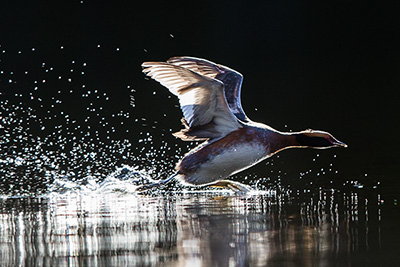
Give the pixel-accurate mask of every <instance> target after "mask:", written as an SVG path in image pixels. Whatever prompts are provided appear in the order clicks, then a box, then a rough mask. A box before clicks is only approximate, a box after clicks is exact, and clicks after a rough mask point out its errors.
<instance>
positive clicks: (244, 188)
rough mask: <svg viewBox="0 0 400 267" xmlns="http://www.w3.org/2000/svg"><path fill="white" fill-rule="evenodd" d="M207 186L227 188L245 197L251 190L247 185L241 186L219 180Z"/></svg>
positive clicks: (240, 184) (236, 183)
mask: <svg viewBox="0 0 400 267" xmlns="http://www.w3.org/2000/svg"><path fill="white" fill-rule="evenodd" d="M209 186H212V187H218V188H228V189H230V190H232V191H234V192H235V193H237V194H241V195H245V194H247V193H249V192H250V191H252V190H253V189H252V188H251V187H250V186H248V185H245V184H242V183H239V182H234V181H229V180H221V181H218V182H216V183H214V184H210V185H209Z"/></svg>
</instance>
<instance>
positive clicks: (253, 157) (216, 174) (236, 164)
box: [184, 143, 269, 185]
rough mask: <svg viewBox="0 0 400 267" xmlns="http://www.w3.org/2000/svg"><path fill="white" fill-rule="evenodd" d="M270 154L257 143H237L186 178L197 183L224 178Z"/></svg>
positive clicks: (201, 183)
mask: <svg viewBox="0 0 400 267" xmlns="http://www.w3.org/2000/svg"><path fill="white" fill-rule="evenodd" d="M268 154H269V151H267V149H266V148H265V147H264V146H261V145H259V144H257V143H253V144H248V143H246V144H237V145H235V146H232V147H230V148H229V149H227V150H224V151H223V152H222V153H220V154H219V155H216V156H215V157H213V158H211V159H210V160H209V161H207V162H205V163H204V164H202V165H201V167H199V168H198V169H197V170H196V172H195V173H192V174H190V175H187V176H186V177H185V178H184V180H185V181H186V182H187V183H190V184H195V185H205V184H209V183H212V182H215V181H218V180H222V179H225V178H227V177H229V176H230V175H232V174H234V173H237V172H240V171H242V170H244V169H247V168H249V167H251V166H253V165H254V164H256V163H258V162H260V161H261V160H263V159H265V158H267V157H268V156H267V155H268Z"/></svg>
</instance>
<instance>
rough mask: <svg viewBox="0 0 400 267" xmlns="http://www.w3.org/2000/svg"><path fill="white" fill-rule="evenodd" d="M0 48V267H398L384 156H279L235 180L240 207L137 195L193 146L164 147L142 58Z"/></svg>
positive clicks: (208, 197) (176, 195) (392, 194)
mask: <svg viewBox="0 0 400 267" xmlns="http://www.w3.org/2000/svg"><path fill="white" fill-rule="evenodd" d="M117 48H118V49H117ZM125 48H126V47H125ZM1 49H2V54H1V61H0V63H1V65H0V84H1V91H0V132H1V135H0V152H1V153H0V175H1V179H0V264H1V265H2V266H57V265H61V266H65V265H68V266H176V265H178V266H179V265H182V266H186V265H189V266H191V265H193V266H248V265H250V266H398V265H399V264H400V242H399V241H398V237H399V236H400V235H399V234H400V233H399V229H398V222H400V210H399V206H398V200H399V199H400V198H399V197H400V196H399V190H398V187H397V184H398V182H396V181H397V180H396V179H397V176H396V173H397V169H398V165H396V162H397V161H396V160H393V159H392V158H391V157H390V154H389V155H387V160H384V162H383V163H382V162H380V163H379V158H378V157H377V158H376V159H377V160H375V161H377V162H378V163H377V164H376V165H370V166H366V165H368V164H365V165H360V164H359V163H360V162H361V161H362V160H360V158H361V159H363V158H362V157H363V155H362V154H365V153H362V151H361V152H360V150H357V148H359V146H358V147H357V145H358V144H357V142H359V140H358V139H351V138H350V137H347V136H344V137H343V136H338V138H339V139H340V140H342V139H343V141H344V142H346V143H349V146H350V148H349V150H333V149H332V150H324V151H319V150H318V151H317V150H301V151H300V150H299V151H295V150H293V151H285V152H283V153H280V154H278V155H277V156H274V157H273V158H271V159H269V160H268V161H266V162H263V163H261V164H259V165H258V166H256V167H254V168H252V169H250V170H248V171H245V172H243V173H240V174H238V175H235V176H234V177H232V179H234V180H236V181H241V182H243V183H246V184H249V185H250V186H252V187H253V188H254V191H253V192H251V193H250V194H249V195H246V196H243V195H242V196H241V195H235V194H233V193H232V192H230V191H224V190H210V189H207V188H200V189H191V188H187V187H183V186H181V185H179V184H177V183H171V184H170V185H168V186H167V187H162V188H160V189H155V190H153V191H151V192H147V193H138V192H136V187H137V186H139V185H142V184H144V183H150V182H152V181H154V180H157V179H161V178H165V177H167V176H168V175H170V174H171V173H173V172H174V170H173V169H174V165H175V163H176V162H177V161H178V160H179V158H181V157H182V156H183V155H184V154H185V153H186V152H187V151H188V150H189V149H190V147H193V146H195V145H196V144H187V143H183V142H181V141H179V140H176V139H175V138H173V137H172V136H171V133H172V132H174V131H177V130H179V129H180V127H181V125H180V123H179V120H178V118H179V117H180V116H181V113H180V110H179V108H178V107H177V104H178V103H177V101H176V99H174V98H172V97H170V96H169V95H168V94H167V92H165V91H162V90H158V89H160V87H157V88H156V89H154V90H152V89H153V88H155V87H156V86H155V83H152V84H150V83H149V82H148V81H146V80H145V79H144V77H143V75H142V74H141V73H140V68H139V66H140V63H141V62H142V61H144V60H149V58H148V56H147V55H145V56H143V55H140V56H137V54H136V53H137V51H127V50H126V49H124V47H123V46H122V47H121V48H119V46H115V47H113V46H111V45H109V44H108V45H103V44H99V43H97V42H96V43H94V44H88V48H86V49H82V48H76V47H71V46H68V44H57V45H48V46H46V47H44V46H40V45H39V46H34V47H26V46H23V45H21V47H17V48H16V47H13V46H12V47H11V46H1ZM140 51H143V49H142V48H141V50H140ZM143 53H144V52H143ZM126 58H135V62H128V63H127V62H126V61H125V60H126ZM121 62H123V63H124V64H126V65H127V66H131V65H134V66H137V67H138V68H135V69H134V70H131V69H129V68H121V67H120V66H119V64H121ZM132 73H134V75H133V77H132ZM248 103H249V102H248ZM249 110H250V109H249ZM265 111H266V109H265V108H263V107H259V108H258V109H257V112H259V113H261V112H265ZM249 113H250V112H249ZM275 115H276V116H279V114H275ZM275 115H274V116H275ZM280 119H281V120H282V121H283V118H280ZM317 123H320V121H319V120H318V122H315V124H317ZM283 125H285V124H283ZM290 129H291V127H290V126H287V125H285V127H284V129H281V130H287V131H290ZM349 136H351V134H350V133H349ZM349 139H351V140H349ZM368 141H369V140H368ZM359 143H360V142H359ZM352 147H355V148H356V149H355V150H353V151H352V150H351V148H352ZM355 151H356V152H355ZM349 155H350V156H349ZM354 155H355V156H354Z"/></svg>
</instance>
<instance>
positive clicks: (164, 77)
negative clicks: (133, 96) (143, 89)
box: [142, 62, 241, 141]
mask: <svg viewBox="0 0 400 267" xmlns="http://www.w3.org/2000/svg"><path fill="white" fill-rule="evenodd" d="M142 67H143V68H144V69H143V72H144V73H145V74H146V75H147V76H149V77H151V78H153V79H154V80H156V81H158V82H159V83H161V84H162V85H163V86H165V87H167V88H168V89H169V91H170V92H171V93H173V94H174V95H176V96H177V97H178V98H179V103H180V106H181V109H182V112H183V116H184V124H185V126H186V129H183V130H181V131H180V132H177V133H175V134H174V135H175V136H177V137H179V138H181V139H183V140H189V141H192V140H203V139H209V138H211V139H212V138H219V137H222V136H225V135H226V134H228V133H230V132H232V131H234V130H236V129H238V128H240V127H241V124H240V123H239V122H238V120H237V119H236V117H235V116H234V115H233V114H232V112H231V111H230V109H229V108H228V105H227V103H226V100H225V96H224V89H223V86H224V85H223V83H222V82H220V81H219V80H216V79H214V78H211V77H207V76H204V75H201V74H199V73H196V72H194V71H192V70H190V69H187V68H184V67H181V66H177V65H173V64H171V63H165V62H144V63H143V64H142Z"/></svg>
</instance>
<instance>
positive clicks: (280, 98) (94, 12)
mask: <svg viewBox="0 0 400 267" xmlns="http://www.w3.org/2000/svg"><path fill="white" fill-rule="evenodd" d="M399 11H400V9H399V4H398V3H396V2H395V1H393V2H390V1H384V2H379V1H367V2H365V1H329V2H327V1H322V2H321V1H315V2H313V1H251V2H245V1H209V2H208V1H201V2H200V1H196V2H188V1H184V2H172V1H163V2H161V1H160V2H157V1H147V2H143V1H142V2H140V3H136V1H131V2H121V1H107V2H106V1H95V2H94V1H48V2H45V1H36V2H35V1H9V2H2V4H1V8H0V23H1V24H0V25H1V26H0V27H1V35H0V45H1V47H0V49H1V50H0V51H2V50H5V51H6V52H3V53H2V54H1V55H0V57H1V62H0V64H1V70H4V73H3V74H2V76H0V82H1V84H2V88H0V90H1V91H2V95H0V97H2V98H10V99H11V98H12V97H11V96H12V95H13V93H14V92H13V93H12V94H11V93H10V91H9V90H17V91H18V90H26V88H25V87H24V84H21V83H19V84H17V85H15V84H13V87H12V88H10V84H9V82H8V81H9V79H10V77H11V76H10V72H13V74H12V75H14V76H13V77H11V78H12V79H16V80H18V78H16V77H15V76H17V75H18V73H22V72H23V71H24V70H25V69H29V70H32V71H31V75H32V76H33V77H34V76H35V75H36V74H37V75H38V76H40V75H43V73H42V72H40V71H38V72H37V73H35V71H34V70H35V69H36V67H35V66H37V65H38V64H39V63H40V62H46V63H49V62H50V64H54V65H57V64H59V68H58V70H59V71H60V73H63V72H64V73H65V75H67V73H68V69H69V66H66V65H65V64H64V65H63V63H62V62H67V61H68V60H70V59H71V58H72V59H76V61H77V62H80V63H82V62H87V63H88V67H87V68H86V74H85V75H86V76H85V83H86V88H85V91H87V89H88V88H89V89H90V88H92V90H93V88H98V89H99V90H101V91H102V92H106V93H107V94H108V95H109V96H110V101H109V102H107V103H108V104H107V105H108V106H107V109H108V110H107V112H117V111H118V110H119V109H124V110H129V112H130V113H131V114H132V116H131V119H132V121H133V120H134V119H135V118H139V119H140V118H145V119H146V123H147V124H149V125H152V124H153V122H154V121H157V125H156V127H153V128H151V129H152V130H151V131H152V136H153V138H154V139H157V138H160V139H165V140H168V143H169V144H177V146H178V147H182V148H183V149H182V151H176V149H175V147H176V146H173V148H172V150H171V151H170V152H169V154H170V155H174V154H176V153H179V154H180V155H182V154H183V153H184V152H185V151H187V149H186V145H187V144H186V143H183V142H182V141H180V140H175V139H174V137H172V136H170V135H169V134H165V132H169V131H177V130H179V129H180V127H181V125H180V121H179V119H180V116H181V113H180V110H179V109H178V108H177V107H176V105H177V103H178V102H177V100H176V99H174V98H168V96H169V93H168V92H167V90H165V89H164V88H162V87H161V86H160V85H159V84H157V83H156V82H154V81H148V80H146V79H145V77H144V75H143V74H142V73H141V67H140V65H141V63H142V62H143V61H149V60H157V61H163V60H166V59H168V58H169V57H172V56H178V55H189V56H196V57H201V58H205V59H208V60H211V61H214V62H217V63H220V64H223V65H226V66H229V67H231V68H233V69H235V70H237V71H239V72H241V73H242V74H243V75H244V84H243V90H242V104H243V107H244V109H245V112H246V114H247V115H248V116H249V117H250V118H251V119H252V120H254V121H259V122H263V123H266V124H268V125H270V126H272V127H274V128H276V129H278V130H281V131H289V130H293V131H298V130H304V129H307V128H312V129H318V130H325V131H328V132H330V133H332V134H333V135H334V136H335V137H336V138H337V139H339V140H341V141H343V142H345V143H347V144H348V145H349V147H348V148H347V149H332V150H326V151H316V150H302V151H299V150H288V151H284V152H282V153H280V156H279V157H277V158H275V159H274V162H275V167H276V165H278V167H276V168H278V169H279V170H280V171H281V172H283V173H287V176H288V177H291V179H289V181H290V182H288V183H291V182H293V183H295V182H296V181H297V178H298V176H299V175H298V173H299V172H303V171H305V170H309V169H313V170H314V173H315V172H318V171H319V169H321V168H329V167H328V166H329V164H331V163H332V162H333V164H334V171H337V172H338V173H337V174H335V175H336V176H335V177H329V178H330V179H329V178H327V179H328V180H331V179H334V178H335V179H339V180H340V182H338V184H337V186H340V185H341V184H343V183H344V181H350V180H357V181H359V182H360V183H362V184H365V185H367V186H371V187H372V186H373V185H376V182H377V181H380V182H382V183H383V184H384V186H385V187H387V188H389V189H394V190H397V189H398V185H399V184H400V183H399V177H398V176H399V173H400V172H399V170H400V157H399V156H398V154H399V152H398V151H399V142H398V133H399V130H400V129H399V114H400V113H399V112H400V109H399V100H400V97H399V88H400V78H399V77H400V76H399V71H400V67H399V62H400V43H399V41H398V37H399V33H400V31H399V30H400V28H399V25H400V24H399ZM99 45H100V47H99ZM61 47H63V48H62V49H61ZM32 48H35V51H34V53H33V52H32V51H31V50H32ZM18 52H21V53H20V54H21V55H22V56H21V57H18ZM60 62H61V63H60ZM68 62H69V61H68ZM63 68H65V70H63ZM33 79H35V78H33ZM38 79H41V78H38ZM47 79H48V81H47V87H46V90H45V91H43V92H41V94H42V98H43V99H46V95H48V97H49V98H50V96H53V95H54V94H55V91H57V90H61V91H63V90H67V89H66V88H67V87H58V88H57V89H56V88H55V87H52V86H51V85H52V84H53V83H56V81H57V75H54V76H51V77H48V78H47ZM76 80H77V79H75V81H76ZM78 80H79V78H78ZM71 86H74V83H72V85H71ZM26 87H29V88H30V87H31V84H29V85H28V84H26ZM60 88H61V89H60ZM79 88H80V87H78V86H76V87H75V88H74V90H75V91H79V90H80V89H79ZM132 89H134V90H135V91H134V94H133V96H134V99H135V107H132V106H130V95H131V94H132V92H131V90H132ZM82 90H83V89H82ZM153 92H156V93H155V94H154V93H153ZM61 95H62V99H63V103H64V107H63V109H64V110H67V111H68V113H69V114H71V116H75V117H76V118H77V117H79V116H80V114H81V108H80V105H83V104H82V99H78V98H77V97H76V95H73V94H72V95H71V94H66V93H65V94H62V93H61ZM77 95H81V93H80V92H79V93H78V94H77ZM27 100H29V99H27ZM11 101H12V100H11ZM164 114H165V115H164ZM2 116H3V117H4V116H7V115H6V112H3V115H2ZM135 127H137V126H134V124H132V126H131V128H132V129H131V131H130V134H129V136H126V134H124V133H120V134H119V131H118V130H117V131H116V133H115V134H114V135H113V136H112V138H116V139H118V138H129V139H130V140H131V142H132V144H134V145H135V143H136V142H137V139H138V138H139V136H140V135H139V133H138V132H139V131H141V129H139V128H135ZM116 128H118V127H116ZM37 131H38V134H40V133H39V129H37ZM105 135H106V134H105ZM124 135H125V136H124ZM155 142H157V140H155ZM317 154H318V156H317V157H318V160H319V162H317V163H316V162H313V161H312V159H315V157H316V155H317ZM246 173H247V174H251V173H257V174H258V175H259V176H265V177H269V178H270V179H271V180H272V181H276V180H277V179H278V178H277V177H278V176H276V174H275V173H270V169H269V167H268V166H267V167H266V166H265V164H260V166H257V167H255V168H252V169H250V170H249V171H246ZM246 173H245V174H246ZM243 176H244V175H243ZM243 176H241V177H243ZM309 179H310V181H313V180H315V179H317V180H318V179H320V178H317V177H310V178H309ZM323 180H324V178H322V179H321V183H323V182H322V181H323ZM282 182H283V181H282ZM308 182H309V181H307V184H308ZM300 186H301V185H300ZM304 186H305V185H304Z"/></svg>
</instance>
